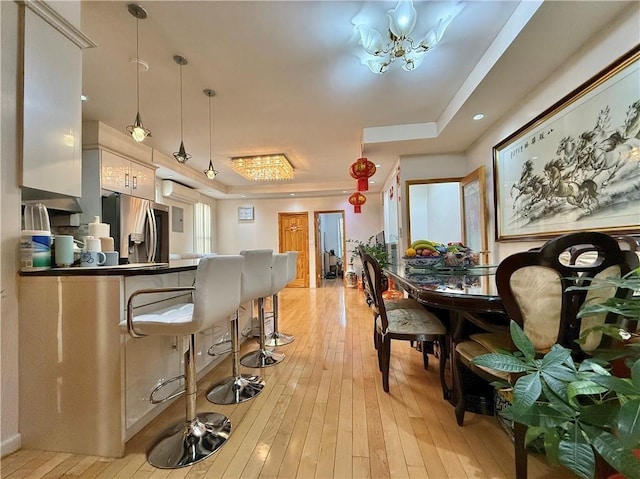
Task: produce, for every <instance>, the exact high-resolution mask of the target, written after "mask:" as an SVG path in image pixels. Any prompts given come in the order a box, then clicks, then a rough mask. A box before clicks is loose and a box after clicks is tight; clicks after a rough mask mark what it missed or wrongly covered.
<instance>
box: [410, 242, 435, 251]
mask: <svg viewBox="0 0 640 479" xmlns="http://www.w3.org/2000/svg"><path fill="white" fill-rule="evenodd" d="M413 249H428V250H430V251H433V252H434V253H435V252H436V248H435V247H434V246H433V245H432V244H431V243H417V244H416V245H415V246H413Z"/></svg>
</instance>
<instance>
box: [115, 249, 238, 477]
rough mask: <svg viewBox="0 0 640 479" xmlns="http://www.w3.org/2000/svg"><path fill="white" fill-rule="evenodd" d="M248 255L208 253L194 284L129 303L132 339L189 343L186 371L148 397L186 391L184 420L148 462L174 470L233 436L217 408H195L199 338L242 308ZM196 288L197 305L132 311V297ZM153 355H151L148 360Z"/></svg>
mask: <svg viewBox="0 0 640 479" xmlns="http://www.w3.org/2000/svg"><path fill="white" fill-rule="evenodd" d="M243 263H244V258H243V257H242V256H239V255H235V256H223V255H219V256H210V257H206V258H202V259H201V260H200V262H199V263H198V269H197V270H196V280H195V283H194V286H183V287H173V288H154V289H141V290H138V291H135V292H134V293H133V294H132V295H131V297H130V298H129V300H128V302H127V319H126V321H122V322H121V323H120V327H121V328H122V329H124V328H126V330H127V332H128V333H129V334H130V335H131V336H132V337H134V338H141V337H144V336H152V335H164V336H188V337H189V347H188V349H187V351H185V353H184V375H182V376H178V377H175V378H171V379H168V380H166V381H164V382H163V383H161V384H160V385H159V386H157V387H156V388H155V389H154V390H153V391H152V392H151V396H150V401H151V402H152V403H154V404H157V403H161V402H165V401H168V400H170V399H174V398H177V397H178V396H181V395H183V394H186V396H187V397H186V419H185V420H183V421H179V422H177V423H175V424H173V425H171V426H170V427H168V428H167V429H166V430H165V431H163V432H162V433H161V434H160V435H159V436H158V437H156V438H155V439H154V441H153V443H152V444H151V446H150V447H149V449H148V450H147V461H149V463H150V464H151V465H152V466H155V467H158V468H161V469H176V468H179V467H185V466H189V465H191V464H195V463H196V462H200V461H202V460H203V459H205V458H207V457H209V456H210V455H211V454H213V453H214V452H215V451H217V450H218V449H219V448H220V447H221V446H222V445H223V444H224V443H225V442H226V440H227V439H228V438H229V435H230V434H231V422H230V421H229V419H228V418H227V417H226V416H224V415H222V414H219V413H216V412H206V413H198V412H197V410H196V393H197V386H196V362H195V354H196V345H195V341H196V336H197V334H198V332H199V331H202V330H204V329H207V328H211V327H212V326H213V325H214V324H215V323H217V322H220V321H227V320H228V318H229V316H230V315H231V314H233V313H234V312H235V311H237V310H238V308H239V307H240V277H241V271H242V265H243ZM179 291H185V292H187V291H192V297H193V303H181V304H178V305H173V306H170V307H167V308H163V309H160V310H156V311H153V312H151V313H147V314H141V315H138V316H134V315H133V308H134V300H135V298H136V297H138V296H139V295H143V294H151V293H165V292H166V293H169V292H179ZM150 359H151V358H150ZM183 378H184V381H185V388H184V389H183V390H181V391H178V392H176V393H174V394H172V395H170V396H168V397H165V398H162V399H156V398H155V397H154V395H155V394H156V393H157V392H158V391H159V390H160V389H161V388H162V387H164V386H166V385H168V384H169V383H172V382H174V381H176V380H179V379H183Z"/></svg>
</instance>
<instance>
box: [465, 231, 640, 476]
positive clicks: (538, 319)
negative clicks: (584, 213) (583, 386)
mask: <svg viewBox="0 0 640 479" xmlns="http://www.w3.org/2000/svg"><path fill="white" fill-rule="evenodd" d="M585 244H588V245H590V248H592V250H593V251H594V252H595V255H596V256H595V259H594V261H592V262H589V263H588V264H575V265H572V264H567V263H566V262H564V261H561V259H560V256H561V255H562V254H563V253H565V252H566V251H569V250H570V249H571V248H572V247H573V246H575V245H585ZM637 267H638V257H637V256H636V255H635V253H633V252H631V251H622V250H621V249H620V247H619V245H618V243H617V242H616V240H615V239H614V238H612V237H611V236H609V235H606V234H604V233H597V232H579V233H570V234H567V235H563V236H560V237H558V238H556V239H554V240H551V241H549V242H547V243H546V244H545V245H544V246H543V247H542V248H540V249H539V250H530V251H523V252H520V253H515V254H513V255H511V256H509V257H507V258H505V259H504V260H503V261H502V262H501V263H500V264H499V265H498V268H497V270H496V285H497V288H498V294H499V295H500V297H501V299H502V302H503V305H504V309H505V311H506V313H507V315H508V316H509V318H510V319H512V320H514V321H515V322H517V323H518V324H519V325H520V326H521V327H522V328H523V330H524V332H525V334H526V335H527V337H528V338H529V339H530V340H531V342H532V343H533V345H534V347H535V349H536V352H537V353H539V354H541V355H542V354H544V353H546V352H548V351H549V350H550V349H551V347H552V346H553V345H554V344H555V343H558V344H561V345H563V346H565V347H567V348H569V349H571V350H573V351H574V353H575V356H576V358H578V359H579V358H580V357H582V356H584V355H585V354H586V353H588V352H589V351H592V350H593V349H595V348H596V347H598V346H599V344H600V340H601V334H600V333H591V334H590V335H589V336H588V338H587V341H586V343H585V344H580V345H579V344H578V343H577V342H576V341H575V340H576V339H578V338H579V337H580V334H581V331H583V330H585V329H587V328H590V327H593V326H596V325H597V324H602V323H604V322H605V321H607V322H611V321H615V319H616V318H615V316H613V315H609V316H608V315H605V314H602V315H598V316H590V317H588V318H584V319H582V320H581V321H580V320H578V319H577V313H578V311H579V309H580V307H581V306H582V304H584V303H585V302H587V301H588V302H590V303H595V302H602V301H604V300H605V299H607V298H608V297H612V296H614V295H615V296H618V297H622V296H628V295H630V294H632V292H631V291H629V290H616V289H615V287H611V288H602V289H597V290H596V289H594V290H589V291H582V290H579V291H567V288H569V287H570V286H573V285H578V284H580V285H587V284H589V283H590V282H591V281H592V280H593V279H594V278H610V277H620V276H622V275H624V274H626V273H628V272H629V271H631V270H633V269H635V268H637ZM463 317H464V316H463ZM457 329H459V328H457ZM500 349H502V350H505V349H506V350H514V346H513V344H512V343H511V339H510V337H509V334H508V332H506V331H505V332H498V333H496V332H480V333H476V334H472V335H470V336H469V337H468V338H465V339H461V338H458V337H454V351H453V365H454V388H455V397H456V401H457V402H456V419H457V422H458V425H459V426H462V425H463V422H464V414H465V408H466V401H465V388H464V384H463V380H462V378H463V375H464V369H467V370H471V371H472V372H473V373H475V374H476V375H478V376H480V377H482V378H483V379H485V380H486V381H495V380H503V381H509V380H510V379H511V380H512V381H509V382H513V380H514V379H515V378H510V377H509V376H508V374H507V373H503V372H500V371H495V370H492V369H487V368H484V367H480V366H477V365H475V364H474V363H473V362H472V360H473V358H475V357H477V356H480V355H482V354H487V353H492V352H497V351H499V350H500ZM525 433H526V426H524V425H522V424H519V423H515V424H514V436H515V438H514V439H515V461H516V477H517V478H518V479H524V478H526V476H527V454H526V450H525V445H524V436H525Z"/></svg>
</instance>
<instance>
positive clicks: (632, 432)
mask: <svg viewBox="0 0 640 479" xmlns="http://www.w3.org/2000/svg"><path fill="white" fill-rule="evenodd" d="M618 434H619V436H620V440H621V441H622V444H623V445H624V446H625V447H629V448H637V447H640V398H636V399H633V400H631V401H627V402H626V403H624V404H623V405H622V406H621V407H620V412H619V413H618Z"/></svg>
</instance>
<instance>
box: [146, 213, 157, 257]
mask: <svg viewBox="0 0 640 479" xmlns="http://www.w3.org/2000/svg"><path fill="white" fill-rule="evenodd" d="M147 214H148V216H149V230H150V231H149V249H150V251H149V252H148V256H147V258H148V261H149V262H151V263H154V262H155V260H156V246H157V244H158V229H157V225H156V215H155V214H154V213H153V206H152V204H151V203H149V206H148V209H147Z"/></svg>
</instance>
